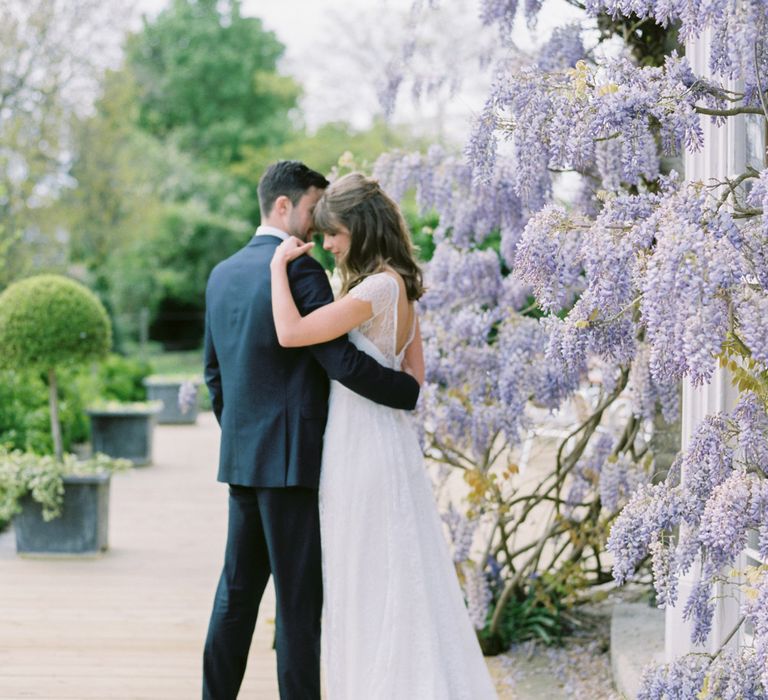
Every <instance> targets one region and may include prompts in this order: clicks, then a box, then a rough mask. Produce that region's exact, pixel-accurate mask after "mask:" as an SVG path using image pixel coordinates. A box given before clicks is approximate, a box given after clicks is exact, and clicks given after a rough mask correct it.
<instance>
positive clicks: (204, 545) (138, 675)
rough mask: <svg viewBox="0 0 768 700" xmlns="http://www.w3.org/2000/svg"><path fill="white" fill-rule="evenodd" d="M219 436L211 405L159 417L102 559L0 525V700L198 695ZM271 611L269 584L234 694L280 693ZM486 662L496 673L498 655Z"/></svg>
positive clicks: (215, 538) (211, 583) (219, 538)
mask: <svg viewBox="0 0 768 700" xmlns="http://www.w3.org/2000/svg"><path fill="white" fill-rule="evenodd" d="M218 442H219V430H218V426H217V425H216V422H215V419H214V418H213V414H211V413H205V414H202V415H201V416H200V418H199V419H198V424H197V425H196V426H159V427H158V428H157V429H156V431H155V445H154V465H153V466H150V467H144V468H140V469H134V470H132V471H130V472H127V473H124V474H118V475H116V476H115V477H114V478H113V479H112V486H111V501H110V528H109V544H110V549H109V551H108V552H107V553H106V554H104V555H102V556H100V557H95V558H92V559H86V560H82V559H71V558H70V559H50V558H48V559H29V558H21V557H18V556H17V555H16V553H15V542H14V539H13V535H12V533H11V532H9V531H6V532H5V533H3V534H2V535H0V700H18V699H21V698H44V699H46V700H194V698H199V697H200V695H201V667H202V647H203V641H204V639H205V633H206V629H207V625H208V616H209V614H210V609H211V605H212V603H213V594H214V591H215V588H216V583H217V580H218V576H219V572H220V569H221V564H222V557H223V553H224V541H225V536H226V506H227V489H226V486H224V485H222V484H218V483H217V482H216V480H215V479H216V465H217V459H218ZM273 617H274V591H273V589H272V585H271V583H270V585H269V586H268V588H267V592H266V594H265V599H264V603H263V604H262V609H261V614H260V616H259V620H258V623H257V627H256V634H255V635H254V640H253V646H252V648H251V654H250V660H249V666H248V670H247V673H246V677H245V680H244V683H243V687H242V690H241V693H240V698H242V699H244V700H247V699H250V698H253V699H258V700H278V698H279V696H278V691H277V679H276V670H275V656H274V652H273V651H272V648H271V647H272V637H273V624H274V623H273ZM489 665H490V666H491V669H492V671H493V672H494V674H495V675H497V677H499V675H500V670H501V669H500V667H499V666H498V662H497V660H496V659H494V660H489ZM499 685H500V687H502V688H503V684H501V683H500V684H499ZM509 697H511V696H510V695H509V694H508V692H505V691H504V690H502V691H501V693H500V698H509ZM409 700H411V699H409ZM414 700H415V699H414Z"/></svg>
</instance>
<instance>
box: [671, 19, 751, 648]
mask: <svg viewBox="0 0 768 700" xmlns="http://www.w3.org/2000/svg"><path fill="white" fill-rule="evenodd" d="M710 37H711V33H709V32H705V33H704V34H703V35H702V36H701V37H700V38H699V39H697V40H694V41H689V42H688V43H687V45H686V55H687V57H688V60H689V61H690V63H691V66H692V68H693V71H694V73H696V75H703V76H707V75H710V73H709V68H708V63H709V47H710ZM726 87H730V88H731V89H736V87H737V85H736V84H731V85H730V86H729V85H726ZM703 127H704V147H703V148H702V150H701V151H700V152H698V153H686V154H685V157H684V168H685V178H686V180H689V181H695V180H700V181H702V182H704V183H707V182H709V181H710V180H711V179H712V178H716V179H718V180H722V179H723V178H724V177H726V176H728V177H730V176H734V175H738V174H739V173H741V172H742V171H743V169H744V162H745V149H746V139H745V125H744V119H743V117H737V118H730V119H728V120H726V123H725V124H723V125H722V126H720V127H718V126H715V125H714V124H713V123H712V121H711V120H710V119H709V118H705V120H704V122H703ZM736 397H737V391H736V389H735V388H734V387H733V386H732V385H731V380H730V376H729V374H728V372H727V371H726V370H724V369H722V368H721V367H718V368H717V369H716V370H715V373H714V376H713V377H712V381H711V382H710V383H709V384H708V385H706V386H702V387H694V386H692V385H691V384H690V382H687V381H686V382H684V383H683V404H682V426H681V427H682V431H681V438H682V440H681V442H682V449H683V450H685V449H686V448H687V446H688V445H689V444H690V441H691V437H692V436H693V434H694V433H695V431H696V428H697V426H698V425H699V423H700V422H701V421H702V419H703V418H704V417H705V416H706V415H708V414H711V413H716V412H717V411H729V410H731V409H732V408H733V407H734V406H735V403H736ZM697 578H698V566H697V565H694V566H693V567H691V571H689V572H688V574H686V575H685V576H683V577H681V578H680V583H679V587H678V601H677V605H676V606H675V607H674V608H668V609H667V611H666V624H665V652H666V657H667V661H671V660H672V659H674V658H677V657H679V656H681V655H683V654H686V653H688V652H690V651H693V650H694V646H693V645H692V643H691V625H690V623H688V622H686V621H685V620H683V612H682V611H683V607H684V606H685V602H686V601H687V600H688V596H689V595H690V593H691V589H692V588H693V585H694V584H695V582H696V580H697ZM719 588H720V590H717V591H714V594H715V595H716V596H717V603H716V606H715V617H714V621H713V625H712V632H711V634H710V636H709V639H708V640H707V644H706V645H705V646H704V649H701V648H698V649H696V650H697V651H702V650H706V651H714V650H716V649H718V648H719V646H720V644H721V643H722V640H723V639H724V638H725V636H727V634H728V633H729V632H730V631H731V629H732V628H733V626H734V624H735V623H736V621H737V620H738V602H737V601H736V600H735V598H734V596H733V595H725V594H726V593H731V594H732V593H733V591H731V592H728V591H725V590H722V587H719ZM733 643H736V640H734V642H733Z"/></svg>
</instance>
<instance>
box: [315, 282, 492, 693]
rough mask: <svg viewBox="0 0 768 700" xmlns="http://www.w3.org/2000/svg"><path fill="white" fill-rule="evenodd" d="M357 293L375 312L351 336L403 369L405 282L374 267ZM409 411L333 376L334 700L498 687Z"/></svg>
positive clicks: (326, 491)
mask: <svg viewBox="0 0 768 700" xmlns="http://www.w3.org/2000/svg"><path fill="white" fill-rule="evenodd" d="M350 294H351V295H352V296H355V297H357V298H360V299H365V300H367V301H370V302H371V304H372V306H373V313H374V316H373V318H372V319H371V320H369V321H367V322H366V323H364V324H363V325H362V326H360V327H359V328H358V329H355V330H354V331H352V332H351V333H350V339H351V340H352V342H353V343H354V344H355V345H356V346H357V347H358V348H360V349H361V350H363V351H364V352H366V353H368V354H369V355H371V356H372V357H374V358H375V359H376V360H378V361H379V362H380V363H381V364H383V365H385V366H388V367H393V368H396V369H399V368H400V365H401V362H402V358H403V355H404V352H405V349H403V350H402V351H401V352H400V353H397V352H396V335H397V332H396V329H397V300H398V295H399V287H398V283H397V281H396V280H395V279H394V278H393V277H392V276H390V275H389V274H387V273H378V274H374V275H371V276H369V277H367V278H366V279H365V280H363V282H361V283H360V284H359V285H358V286H357V287H355V288H353V289H352V290H351V291H350ZM412 336H413V332H412V333H411V337H412ZM409 342H410V341H409ZM406 346H407V344H406ZM413 420H414V419H413V416H412V415H411V414H409V413H407V412H405V411H399V410H395V409H392V408H387V407H386V406H381V405H379V404H376V403H374V402H372V401H369V400H368V399H365V398H363V397H362V396H359V395H357V394H355V393H353V392H351V391H350V390H348V389H346V388H345V387H344V386H342V385H341V384H339V383H338V382H333V383H332V385H331V395H330V407H329V414H328V425H327V428H326V432H325V444H324V448H323V461H322V471H321V477H320V494H319V495H320V532H321V538H322V551H323V585H324V607H323V626H322V659H323V668H324V673H325V680H326V691H327V698H328V700H465V699H466V700H485V699H486V698H496V697H497V695H496V692H495V690H494V687H493V683H492V681H491V678H490V674H489V672H488V669H487V667H486V665H485V661H484V659H483V656H482V653H481V651H480V646H479V644H478V642H477V637H476V635H475V631H474V629H473V627H472V624H471V622H470V620H469V616H468V614H467V609H466V606H465V604H464V599H463V596H462V593H461V588H460V587H459V582H458V579H457V577H456V571H455V568H454V565H453V562H452V559H451V556H450V554H449V551H448V546H447V543H446V541H445V537H444V534H443V528H442V524H441V521H440V517H439V515H438V513H437V508H436V505H435V500H434V495H433V491H432V486H431V482H430V479H429V475H428V474H427V472H426V469H425V466H424V459H423V455H422V452H421V448H420V446H419V442H418V437H417V434H416V430H415V427H414V425H413Z"/></svg>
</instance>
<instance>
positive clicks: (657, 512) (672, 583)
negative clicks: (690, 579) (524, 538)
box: [608, 391, 768, 700]
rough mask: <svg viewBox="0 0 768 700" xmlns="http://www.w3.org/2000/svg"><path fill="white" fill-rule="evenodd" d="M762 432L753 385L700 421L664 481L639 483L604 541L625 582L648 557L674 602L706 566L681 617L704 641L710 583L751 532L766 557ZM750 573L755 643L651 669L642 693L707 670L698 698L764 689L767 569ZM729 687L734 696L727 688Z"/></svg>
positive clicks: (766, 418) (659, 691)
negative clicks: (733, 403) (724, 409)
mask: <svg viewBox="0 0 768 700" xmlns="http://www.w3.org/2000/svg"><path fill="white" fill-rule="evenodd" d="M766 435H768V413H767V412H766V405H765V403H764V401H763V400H761V399H759V398H758V397H757V396H756V395H755V394H754V393H753V392H751V391H748V392H745V393H744V394H743V395H742V397H741V400H740V401H739V404H738V406H737V407H736V408H735V409H734V410H733V411H732V412H731V413H729V414H725V413H718V414H715V415H711V416H708V417H707V418H706V419H705V420H704V421H703V422H702V423H701V425H700V426H699V428H698V429H697V431H696V434H695V435H694V437H693V440H692V441H691V444H690V445H689V447H688V449H687V450H686V451H685V452H684V453H682V454H681V455H680V456H679V457H678V460H677V462H676V464H675V465H674V468H673V469H672V470H671V471H670V473H669V475H668V476H667V478H666V480H665V481H663V482H661V483H658V484H654V485H651V486H643V487H641V488H639V489H638V490H637V491H636V492H635V493H634V494H633V496H632V498H631V500H630V502H629V503H628V505H627V506H626V507H625V508H624V509H623V511H622V512H621V514H620V515H619V517H618V518H617V519H616V522H615V524H614V526H613V529H612V530H611V535H610V538H609V540H608V550H609V551H610V552H611V553H612V554H613V557H614V561H615V564H614V576H615V578H616V580H617V581H618V582H619V583H622V582H624V581H626V580H627V579H628V578H629V577H630V576H631V575H632V574H633V572H634V571H635V570H636V568H637V567H638V565H639V564H640V563H641V562H642V561H643V560H644V559H645V558H646V557H648V556H651V558H652V562H653V579H654V586H655V588H656V593H657V600H658V602H659V604H660V605H661V606H662V607H664V606H666V605H675V603H676V602H677V597H678V594H677V583H678V580H679V578H680V577H681V576H682V575H684V574H686V573H687V572H688V571H689V570H691V569H692V568H695V569H696V570H697V571H698V572H699V573H700V576H699V579H698V582H697V583H696V585H695V586H694V588H693V591H692V592H691V594H690V596H689V598H688V600H686V601H683V602H684V614H685V617H686V618H688V619H690V620H691V621H692V623H693V624H692V630H693V641H695V642H698V643H700V644H703V643H704V642H705V641H706V640H707V636H708V634H709V632H710V630H711V627H712V618H713V614H714V598H715V590H714V584H715V583H716V582H717V581H718V580H721V579H723V578H724V577H725V575H726V573H727V572H728V571H729V570H730V569H732V568H733V567H734V566H735V565H737V564H738V560H739V556H740V554H741V552H742V551H743V549H744V547H745V546H746V544H747V537H748V534H749V532H750V531H754V532H756V533H757V540H758V542H757V546H756V549H757V550H758V552H759V555H760V557H761V558H763V559H765V558H768V480H767V478H766V477H768V441H766ZM745 575H746V578H745V582H744V584H743V587H744V589H745V590H744V596H743V600H744V604H743V610H742V614H743V615H744V621H746V622H748V623H751V624H752V626H753V629H754V648H747V649H744V650H743V651H742V653H741V656H740V657H738V658H734V657H732V656H729V655H727V654H725V652H724V651H723V650H721V652H720V653H718V654H716V655H712V656H709V655H690V656H689V657H686V658H684V659H682V660H680V661H679V662H677V663H676V664H673V665H671V666H664V667H660V668H656V669H653V670H651V671H649V672H648V674H647V675H646V678H645V680H644V684H643V687H644V690H643V693H642V694H641V697H644V698H648V699H649V700H650V699H651V698H658V699H659V700H661V699H662V698H664V697H673V695H670V694H669V693H670V688H672V687H673V686H674V684H675V683H679V682H682V679H683V678H689V680H690V679H691V678H693V679H695V682H696V683H698V686H696V689H697V690H702V689H703V688H705V684H704V679H705V677H707V678H709V679H710V680H709V682H708V686H707V687H708V688H709V691H708V693H709V694H707V693H706V692H705V693H704V694H703V695H702V696H701V697H705V698H709V697H712V698H721V697H750V698H758V697H759V698H764V697H765V691H764V688H765V687H768V665H767V664H766V661H768V607H766V603H768V595H766V590H768V576H766V572H765V571H764V570H763V569H762V568H761V567H755V568H753V569H752V571H751V572H750V571H747V572H745ZM739 624H741V621H740V622H739ZM734 664H735V665H736V667H738V668H743V669H745V671H744V674H734V673H733V671H734V670H735V669H734ZM691 682H693V681H691ZM731 686H732V687H733V689H734V691H733V692H734V694H733V695H729V694H728V693H726V692H725V688H728V687H731ZM736 690H738V692H735V691H736ZM665 693H667V695H665ZM718 693H720V694H718ZM694 695H695V693H694V694H693V695H690V696H687V695H682V696H681V697H693V696H694Z"/></svg>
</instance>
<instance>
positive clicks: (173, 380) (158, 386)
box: [144, 376, 200, 425]
mask: <svg viewBox="0 0 768 700" xmlns="http://www.w3.org/2000/svg"><path fill="white" fill-rule="evenodd" d="M187 381H189V382H191V383H192V384H193V385H194V389H195V395H194V400H193V401H192V402H191V406H190V408H189V410H188V411H187V412H186V413H184V412H182V410H181V408H180V407H179V389H180V388H181V385H182V384H184V382H187ZM144 386H145V387H147V398H148V399H149V400H150V401H161V402H162V404H163V408H162V409H161V410H160V412H159V413H158V414H157V422H158V423H175V424H187V425H191V424H194V423H195V422H197V413H198V390H199V386H200V382H199V380H197V379H189V378H185V377H163V376H154V377H147V378H146V379H145V380H144Z"/></svg>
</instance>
